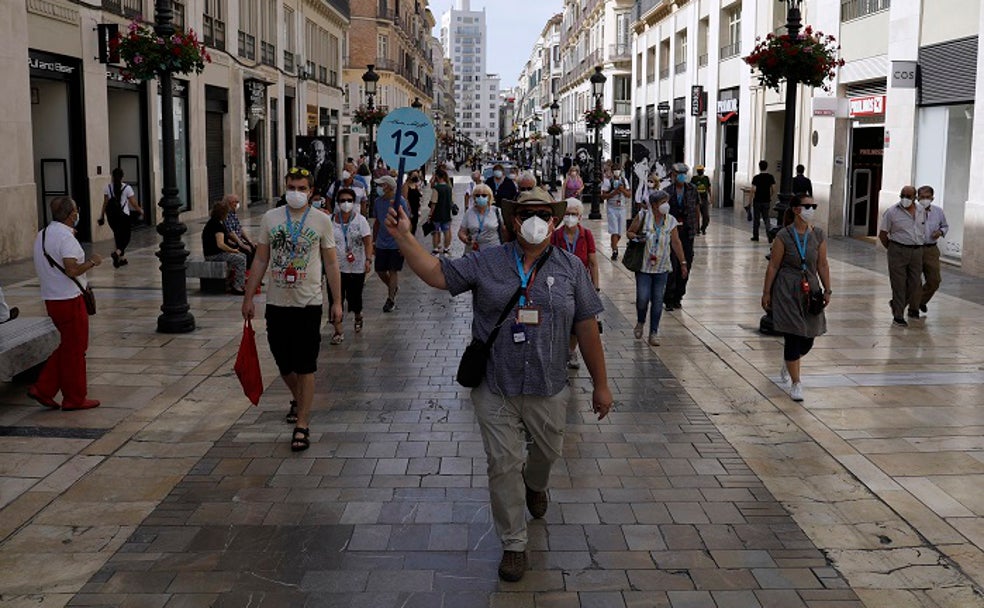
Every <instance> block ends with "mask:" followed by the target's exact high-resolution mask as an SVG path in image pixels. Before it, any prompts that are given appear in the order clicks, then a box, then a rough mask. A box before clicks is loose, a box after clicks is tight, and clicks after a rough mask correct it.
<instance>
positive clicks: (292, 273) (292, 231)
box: [284, 207, 311, 285]
mask: <svg viewBox="0 0 984 608" xmlns="http://www.w3.org/2000/svg"><path fill="white" fill-rule="evenodd" d="M310 212H311V207H308V208H307V209H306V210H305V211H304V215H303V216H301V221H300V222H298V223H297V224H296V225H295V224H292V223H291V221H290V209H289V208H287V207H285V208H284V213H285V214H286V216H287V233H288V235H290V241H291V253H290V261H289V262H288V263H287V268H285V269H284V282H285V283H287V284H288V285H293V284H295V283H297V278H298V272H297V269H296V268H294V255H295V254H296V252H297V239H298V238H299V237H300V236H301V232H302V231H303V230H304V222H305V221H307V216H308V213H310Z"/></svg>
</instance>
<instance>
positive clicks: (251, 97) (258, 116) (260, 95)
mask: <svg viewBox="0 0 984 608" xmlns="http://www.w3.org/2000/svg"><path fill="white" fill-rule="evenodd" d="M245 84H246V101H247V107H248V116H249V117H250V118H252V119H254V120H263V119H264V118H266V90H267V83H265V82H263V81H262V80H247V81H245Z"/></svg>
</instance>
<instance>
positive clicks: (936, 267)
mask: <svg viewBox="0 0 984 608" xmlns="http://www.w3.org/2000/svg"><path fill="white" fill-rule="evenodd" d="M922 255H923V259H922V273H923V278H924V280H925V281H926V282H925V283H923V286H922V299H921V300H920V304H922V305H923V306H925V305H926V304H929V300H930V299H931V298H932V297H933V294H935V293H936V290H937V289H939V288H940V283H942V282H943V277H942V275H941V274H940V248H939V247H938V246H937V245H936V244H935V243H933V244H932V245H927V246H926V247H923V251H922Z"/></svg>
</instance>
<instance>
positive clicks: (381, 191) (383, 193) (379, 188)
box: [376, 186, 386, 196]
mask: <svg viewBox="0 0 984 608" xmlns="http://www.w3.org/2000/svg"><path fill="white" fill-rule="evenodd" d="M376 196H386V188H383V187H382V186H376Z"/></svg>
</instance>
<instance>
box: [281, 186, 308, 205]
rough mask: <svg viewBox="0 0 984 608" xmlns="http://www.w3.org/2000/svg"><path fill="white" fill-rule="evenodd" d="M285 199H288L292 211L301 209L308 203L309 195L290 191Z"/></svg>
mask: <svg viewBox="0 0 984 608" xmlns="http://www.w3.org/2000/svg"><path fill="white" fill-rule="evenodd" d="M284 198H286V199H287V204H288V205H290V208H291V209H301V208H303V207H304V205H307V202H308V197H307V194H305V193H304V192H298V191H297V190H288V191H287V194H286V195H285V196H284Z"/></svg>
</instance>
